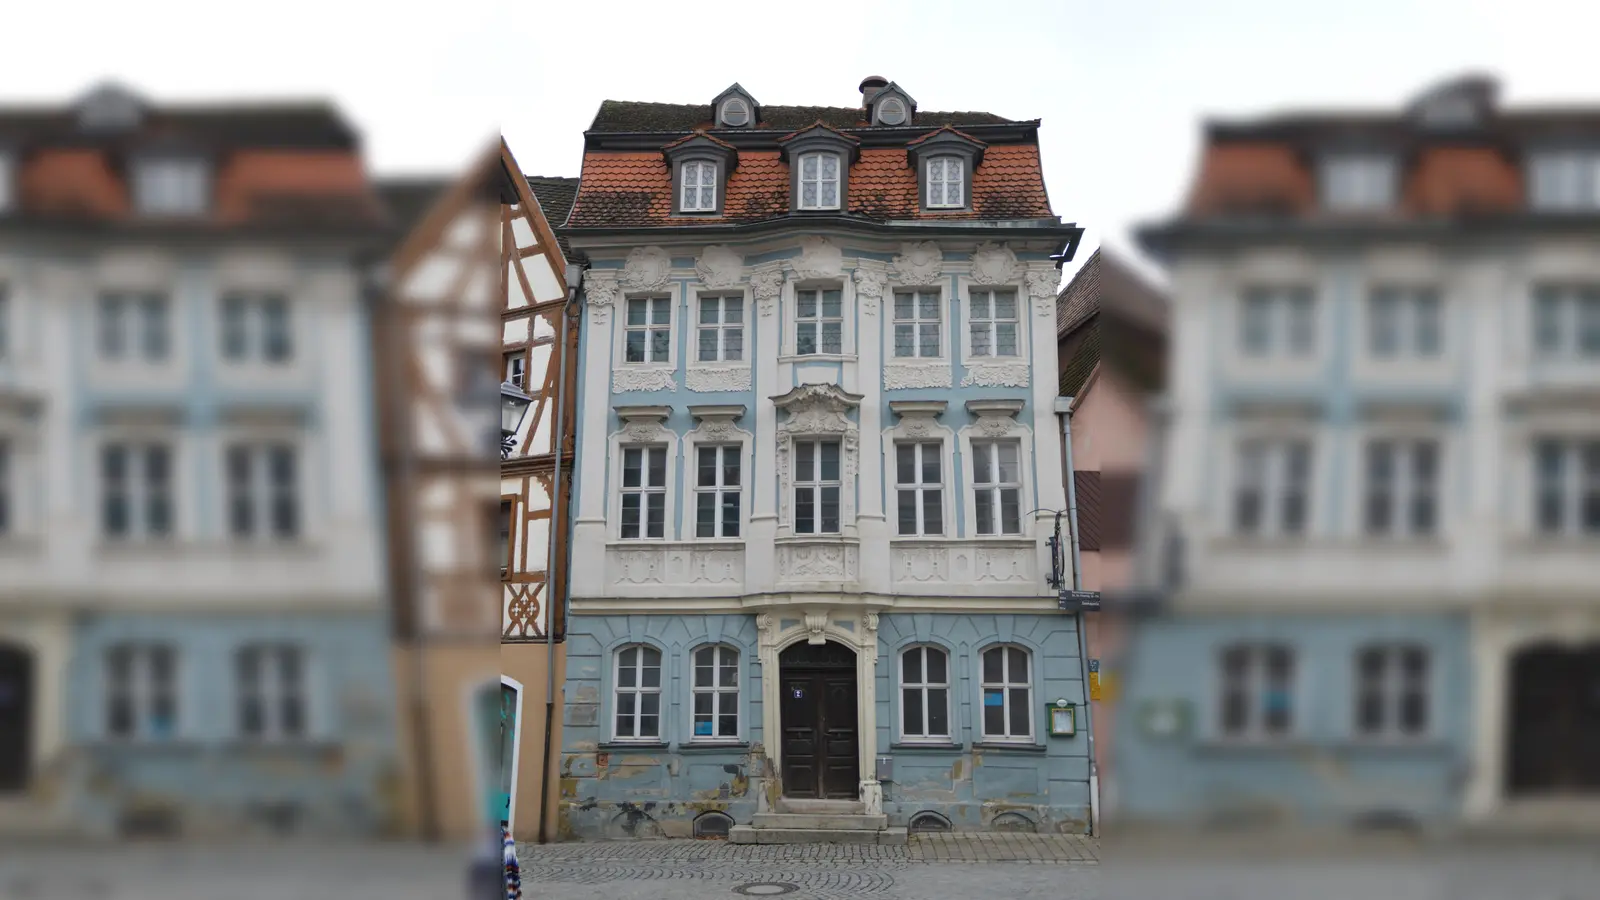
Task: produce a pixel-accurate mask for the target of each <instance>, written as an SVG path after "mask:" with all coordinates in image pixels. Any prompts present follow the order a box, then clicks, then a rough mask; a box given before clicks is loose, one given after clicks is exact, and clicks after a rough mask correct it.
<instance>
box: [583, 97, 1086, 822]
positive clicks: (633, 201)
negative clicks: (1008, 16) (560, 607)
mask: <svg viewBox="0 0 1600 900" xmlns="http://www.w3.org/2000/svg"><path fill="white" fill-rule="evenodd" d="M562 234H563V235H564V237H565V238H566V240H568V241H570V242H571V245H572V248H573V251H574V253H581V254H583V255H584V257H585V258H586V260H587V262H588V266H589V268H588V270H587V272H586V274H585V278H584V291H583V303H584V309H585V311H584V320H583V323H584V328H583V336H582V340H581V344H580V349H579V361H578V365H579V372H580V377H579V379H578V383H579V394H578V419H579V421H578V426H577V427H578V436H579V445H580V450H579V452H578V462H577V467H576V476H575V477H576V487H575V489H574V498H573V499H574V503H575V510H574V514H573V520H572V528H573V541H572V545H571V547H572V549H571V552H572V562H573V566H572V582H571V611H570V619H569V624H568V630H567V643H566V647H567V652H566V687H565V691H566V697H565V711H564V715H565V720H564V723H563V734H564V743H563V753H562V760H561V790H562V801H563V811H562V822H563V826H564V828H565V829H566V830H567V831H568V832H569V833H570V834H573V835H576V836H600V835H608V834H609V835H616V834H623V835H644V834H654V833H661V834H667V835H674V834H689V833H701V834H704V833H727V832H729V831H730V830H731V832H732V837H733V838H734V839H735V840H748V841H763V842H765V841H778V840H785V839H798V837H800V836H803V835H802V834H801V833H802V832H804V831H805V830H806V829H807V828H823V827H826V828H834V829H838V830H844V831H854V832H855V834H854V835H853V837H855V838H857V839H860V840H864V841H884V840H894V839H896V838H897V837H899V836H903V835H904V833H905V831H904V829H906V828H908V827H910V828H912V829H918V828H930V829H948V828H956V829H980V828H990V827H993V828H1006V827H1015V828H1023V829H1029V830H1033V829H1037V830H1041V831H1043V830H1068V831H1077V830H1083V829H1085V828H1086V827H1087V822H1088V819H1089V788H1088V775H1087V751H1086V748H1085V742H1084V738H1083V737H1082V736H1067V735H1058V736H1052V724H1053V723H1054V724H1055V725H1056V726H1057V727H1058V728H1063V730H1064V725H1063V723H1065V721H1066V719H1067V716H1065V715H1062V714H1059V713H1052V712H1051V709H1052V708H1060V709H1063V710H1064V709H1068V708H1075V707H1077V706H1078V705H1081V704H1082V703H1083V702H1084V692H1083V683H1082V680H1081V676H1080V660H1079V657H1078V650H1077V648H1078V638H1077V634H1076V632H1075V630H1074V622H1075V620H1074V619H1073V618H1072V617H1070V616H1065V615H1062V614H1061V613H1059V612H1057V611H1056V599H1055V592H1054V590H1053V589H1052V588H1051V587H1050V586H1049V585H1048V584H1047V580H1048V579H1049V578H1050V576H1051V574H1052V559H1053V554H1052V551H1051V549H1050V546H1049V544H1048V542H1047V539H1048V538H1049V536H1050V535H1051V534H1052V533H1053V528H1054V523H1055V521H1056V518H1055V517H1056V512H1057V511H1058V510H1063V509H1064V508H1065V506H1066V503H1065V495H1064V490H1063V481H1062V452H1061V440H1060V433H1059V430H1058V429H1059V426H1058V424H1057V421H1056V418H1055V415H1054V413H1053V402H1054V399H1055V396H1056V387H1057V385H1056V382H1057V379H1056V369H1055V366H1056V363H1055V334H1054V330H1053V328H1052V327H1051V326H1052V325H1053V322H1054V316H1055V308H1056V306H1055V304H1056V292H1057V287H1058V284H1059V280H1060V278H1059V272H1058V266H1059V263H1060V261H1061V260H1062V259H1070V258H1071V255H1072V253H1073V252H1074V251H1075V250H1076V246H1077V242H1078V240H1079V238H1080V236H1081V230H1080V229H1078V228H1077V227H1076V226H1073V225H1070V224H1063V223H1062V222H1061V220H1060V219H1059V218H1058V217H1057V216H1055V215H1054V214H1053V213H1052V212H1051V210H1050V205H1049V200H1048V198H1047V196H1046V194H1045V189H1044V183H1043V178H1042V175H1041V173H1040V168H1039V148H1038V122H1037V121H1011V120H1007V119H1003V118H1001V117H998V116H993V115H990V114H986V113H934V112H920V111H918V110H917V108H916V104H915V101H913V100H912V99H911V98H910V96H909V95H908V94H907V93H906V92H905V91H904V90H903V89H901V88H900V87H899V86H897V85H894V84H893V83H890V82H886V81H884V80H883V79H877V78H870V79H868V80H867V81H865V82H863V84H862V104H861V106H859V107H850V108H831V107H761V106H760V105H759V104H758V103H757V102H756V101H755V99H754V98H753V97H752V96H750V94H749V93H748V92H746V91H744V89H743V88H741V87H739V86H738V85H734V86H733V87H731V88H729V89H728V90H727V91H725V92H724V93H723V94H722V95H719V96H718V97H717V98H716V99H715V100H714V101H713V102H712V103H710V104H707V105H670V104H643V103H621V102H613V101H607V102H606V103H605V104H603V105H602V106H601V109H600V111H599V113H598V115H597V117H596V120H595V122H594V124H593V126H592V127H591V129H590V130H589V131H588V132H586V152H585V159H584V167H583V174H582V178H581V183H580V188H579V191H578V196H577V200H576V203H575V205H574V207H573V210H572V212H571V214H570V216H569V217H568V219H567V221H566V223H565V227H564V228H563V229H562ZM1058 701H1060V703H1059V707H1058ZM1069 705H1070V706H1069ZM806 812H812V813H825V814H827V815H828V816H829V818H826V820H825V821H823V820H817V819H816V818H815V817H814V816H813V817H810V818H808V817H806V816H804V815H801V814H802V813H806Z"/></svg>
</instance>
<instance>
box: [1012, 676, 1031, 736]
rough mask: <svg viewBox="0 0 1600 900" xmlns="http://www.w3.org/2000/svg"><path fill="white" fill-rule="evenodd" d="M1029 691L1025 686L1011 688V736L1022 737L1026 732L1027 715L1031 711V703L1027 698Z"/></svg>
mask: <svg viewBox="0 0 1600 900" xmlns="http://www.w3.org/2000/svg"><path fill="white" fill-rule="evenodd" d="M1029 693H1031V692H1030V691H1029V690H1028V689H1027V688H1012V689H1011V731H1010V735H1011V736H1012V737H1023V736H1024V735H1026V734H1027V733H1028V715H1029V713H1031V712H1032V710H1031V709H1030V706H1031V705H1032V704H1031V703H1030V702H1029V700H1028V695H1029Z"/></svg>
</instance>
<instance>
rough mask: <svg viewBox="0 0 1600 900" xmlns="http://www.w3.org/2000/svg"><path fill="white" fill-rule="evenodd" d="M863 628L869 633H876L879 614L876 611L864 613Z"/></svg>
mask: <svg viewBox="0 0 1600 900" xmlns="http://www.w3.org/2000/svg"><path fill="white" fill-rule="evenodd" d="M861 629H862V631H865V632H866V633H868V634H876V633H877V631H878V614H877V613H875V612H869V613H865V614H863V615H862V616H861Z"/></svg>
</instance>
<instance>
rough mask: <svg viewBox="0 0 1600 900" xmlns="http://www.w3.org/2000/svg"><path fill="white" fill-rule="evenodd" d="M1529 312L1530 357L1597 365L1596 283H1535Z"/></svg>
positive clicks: (1599, 288)
mask: <svg viewBox="0 0 1600 900" xmlns="http://www.w3.org/2000/svg"><path fill="white" fill-rule="evenodd" d="M1529 309H1530V315H1531V317H1532V319H1531V328H1530V332H1529V342H1528V343H1529V350H1530V352H1531V354H1532V358H1534V359H1545V360H1562V361H1569V362H1585V363H1597V362H1600V280H1588V279H1578V280H1573V279H1565V280H1541V281H1539V282H1535V283H1534V285H1533V287H1532V290H1531V292H1530V299H1529ZM1552 337H1553V340H1547V338H1552ZM1586 344H1587V346H1585V345H1586Z"/></svg>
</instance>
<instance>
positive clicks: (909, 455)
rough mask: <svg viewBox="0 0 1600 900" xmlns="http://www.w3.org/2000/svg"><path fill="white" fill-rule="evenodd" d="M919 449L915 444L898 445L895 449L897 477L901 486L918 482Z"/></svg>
mask: <svg viewBox="0 0 1600 900" xmlns="http://www.w3.org/2000/svg"><path fill="white" fill-rule="evenodd" d="M916 456H917V447H916V445H915V444H897V445H895V448H894V462H895V477H896V478H898V479H899V481H900V483H901V484H912V483H913V482H915V481H916V480H917V460H916Z"/></svg>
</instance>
